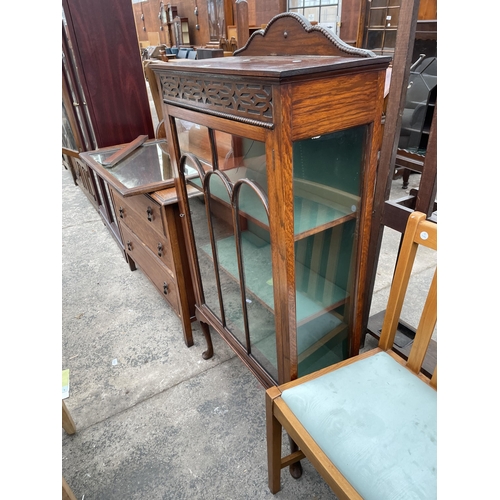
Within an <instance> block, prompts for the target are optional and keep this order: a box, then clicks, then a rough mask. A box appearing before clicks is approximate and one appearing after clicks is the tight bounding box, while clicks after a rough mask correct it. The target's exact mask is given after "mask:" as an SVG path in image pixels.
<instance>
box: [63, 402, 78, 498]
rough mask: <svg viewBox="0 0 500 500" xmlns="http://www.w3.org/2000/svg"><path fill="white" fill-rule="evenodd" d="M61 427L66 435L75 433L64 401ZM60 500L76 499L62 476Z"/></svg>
mask: <svg viewBox="0 0 500 500" xmlns="http://www.w3.org/2000/svg"><path fill="white" fill-rule="evenodd" d="M62 426H63V429H64V430H65V431H66V433H67V434H70V435H71V434H74V433H75V432H76V426H75V422H74V421H73V418H72V416H71V413H70V412H69V410H68V408H67V407H66V405H65V404H64V401H63V402H62ZM62 500H76V497H75V495H74V493H73V491H72V490H71V488H70V487H69V485H68V483H67V482H66V480H65V479H64V476H63V478H62Z"/></svg>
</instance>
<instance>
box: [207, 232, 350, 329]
mask: <svg viewBox="0 0 500 500" xmlns="http://www.w3.org/2000/svg"><path fill="white" fill-rule="evenodd" d="M241 247H242V249H241V254H242V256H243V262H244V265H245V262H247V261H250V260H251V264H250V263H249V267H251V268H252V269H254V270H257V269H258V270H259V271H258V272H253V273H250V274H249V275H246V276H245V284H246V289H247V291H248V292H250V293H251V294H252V296H253V297H254V298H255V299H256V300H258V301H259V302H261V303H262V304H264V305H265V306H266V307H267V309H269V310H270V311H271V312H274V294H273V282H272V267H271V245H270V244H269V243H267V242H266V241H264V240H263V239H261V238H259V237H258V236H256V235H255V234H253V233H252V232H250V231H243V232H242V233H241ZM201 250H203V251H204V252H205V253H206V254H207V255H208V256H209V257H210V258H212V259H213V255H212V248H211V246H210V245H209V244H206V245H203V246H202V247H201ZM217 254H218V258H219V266H220V267H221V268H222V269H224V270H225V271H226V273H228V274H229V275H230V276H231V277H232V278H234V279H235V280H236V281H239V277H238V276H239V274H238V261H237V257H236V245H235V240H234V237H233V236H229V237H227V238H224V239H221V240H218V241H217ZM299 268H300V269H299ZM297 272H301V273H302V274H303V273H308V274H309V275H310V276H311V279H312V280H314V281H315V282H316V283H317V286H318V287H320V288H321V289H323V290H328V291H329V292H328V293H325V294H323V297H322V298H323V300H322V301H315V300H312V299H311V298H310V297H308V296H307V295H306V293H304V292H303V291H301V290H300V288H297V290H296V292H295V298H296V307H297V324H298V326H299V327H300V326H302V325H304V324H305V323H307V322H308V321H311V320H313V319H316V318H318V317H320V316H322V315H323V314H324V313H325V312H327V311H329V310H332V309H335V308H337V307H338V306H340V305H342V304H343V303H344V302H345V301H346V299H347V295H348V294H347V292H346V291H345V290H344V289H342V288H340V287H339V286H337V285H335V284H334V283H331V282H329V281H328V280H326V279H325V278H323V277H322V276H320V275H318V274H317V273H314V271H312V270H310V269H307V268H306V267H305V266H301V265H300V264H298V263H297Z"/></svg>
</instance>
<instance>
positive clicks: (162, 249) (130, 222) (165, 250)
mask: <svg viewBox="0 0 500 500" xmlns="http://www.w3.org/2000/svg"><path fill="white" fill-rule="evenodd" d="M120 208H122V209H123V219H122V223H123V224H126V225H127V227H129V228H130V229H131V230H132V231H133V232H134V233H135V234H136V235H137V236H138V237H139V238H140V239H141V241H142V242H143V243H144V244H145V245H146V246H147V247H148V248H149V249H150V250H151V252H153V253H154V254H155V255H156V256H157V257H158V258H159V259H160V260H161V261H162V262H163V263H164V264H165V265H166V266H167V267H168V268H169V270H170V271H171V272H172V273H173V258H172V249H171V246H170V241H168V239H167V238H165V237H164V236H163V235H161V234H160V233H158V232H156V231H152V230H151V227H150V226H148V225H147V222H146V221H144V217H143V216H142V215H139V214H138V213H137V212H136V211H135V210H132V209H131V208H130V207H128V206H126V205H125V206H122V207H120Z"/></svg>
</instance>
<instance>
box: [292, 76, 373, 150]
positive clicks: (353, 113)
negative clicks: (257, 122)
mask: <svg viewBox="0 0 500 500" xmlns="http://www.w3.org/2000/svg"><path fill="white" fill-rule="evenodd" d="M378 97H379V96H378V73H377V72H373V73H361V74H358V75H345V76H339V77H336V78H329V79H318V80H315V81H312V82H301V83H298V84H296V85H294V86H293V97H292V103H293V104H292V130H293V132H292V134H293V136H292V139H293V140H298V139H303V138H306V137H311V136H314V135H321V134H326V133H328V132H331V131H332V130H341V129H346V128H350V127H355V126H356V125H362V124H364V123H369V122H371V121H373V119H374V117H375V107H374V105H373V104H374V102H375V101H376V99H377V98H378Z"/></svg>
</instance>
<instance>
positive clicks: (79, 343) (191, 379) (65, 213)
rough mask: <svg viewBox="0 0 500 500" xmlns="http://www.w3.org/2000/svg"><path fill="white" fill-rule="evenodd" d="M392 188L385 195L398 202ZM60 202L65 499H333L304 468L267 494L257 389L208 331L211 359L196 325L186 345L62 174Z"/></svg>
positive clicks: (382, 284)
mask: <svg viewBox="0 0 500 500" xmlns="http://www.w3.org/2000/svg"><path fill="white" fill-rule="evenodd" d="M418 180H419V176H418V175H412V176H411V177H410V187H413V186H414V185H417V184H418ZM401 183H402V181H401V179H399V180H395V181H394V182H393V184H394V186H393V193H392V194H391V198H394V197H400V196H401V195H404V194H405V192H404V191H403V190H402V189H401ZM62 205H63V206H62V300H63V303H62V369H69V370H70V397H69V398H68V399H66V400H65V402H66V405H67V407H68V409H69V410H70V412H71V414H72V416H73V419H74V421H75V424H76V427H77V432H76V434H74V435H72V436H68V435H66V434H65V432H64V431H62V473H63V476H64V477H65V479H66V480H67V482H68V484H69V485H70V487H71V488H72V490H73V492H74V494H75V496H76V498H77V499H78V500H80V499H82V500H83V499H84V500H114V499H116V500H118V499H119V500H123V499H127V500H135V499H137V500H138V499H141V500H144V499H148V500H155V499H165V500H166V499H175V500H180V499H206V500H211V499H224V500H230V499H232V500H244V499H249V500H250V499H252V500H257V499H272V498H277V499H279V498H281V499H294V500H300V499H304V500H305V499H307V500H311V499H334V498H335V495H333V493H332V492H331V490H330V488H329V487H328V486H327V485H326V484H325V483H324V482H323V480H322V479H321V477H320V476H319V474H318V473H317V472H316V471H315V470H314V468H313V467H312V466H311V464H310V463H309V462H308V461H307V460H304V461H303V467H304V474H303V476H302V478H300V479H299V480H294V479H293V478H292V477H291V476H290V475H289V473H288V471H287V470H283V471H282V491H281V492H280V493H278V494H277V495H272V494H271V493H270V492H269V490H268V488H267V466H266V441H265V408H264V389H263V388H262V386H260V384H259V383H258V382H257V381H256V379H255V378H254V377H253V376H252V375H251V373H250V372H249V370H248V369H247V368H246V367H245V366H244V365H243V363H242V362H241V361H240V360H239V359H238V358H237V357H236V356H235V355H234V353H233V352H232V351H231V350H230V348H229V347H228V346H227V345H226V344H225V342H224V341H223V340H221V338H220V337H219V336H218V335H217V334H216V333H214V334H213V342H214V350H215V354H214V356H213V358H212V359H210V360H207V361H205V360H203V359H202V357H201V354H202V352H203V351H204V349H205V342H204V340H203V336H202V333H201V330H200V328H199V326H198V325H197V324H196V323H194V324H193V326H194V337H195V345H194V346H193V347H191V348H189V349H188V348H187V347H186V346H185V344H184V342H183V338H182V329H181V324H180V320H179V319H178V318H177V316H176V315H175V314H174V313H173V311H172V310H171V309H169V307H168V306H167V304H166V303H165V301H164V300H163V299H162V297H160V295H159V294H158V293H157V291H156V290H155V289H154V287H153V285H152V284H151V283H150V282H149V280H148V279H147V278H146V277H145V275H144V274H142V272H141V271H140V270H137V271H135V272H131V271H130V270H129V267H128V265H127V264H126V262H125V260H124V259H123V257H122V255H121V252H120V250H119V248H118V246H117V245H116V243H115V241H114V240H113V238H112V237H111V235H110V234H109V233H108V231H107V229H106V227H105V226H104V225H103V223H102V221H101V219H100V216H99V215H98V213H97V212H96V211H95V209H94V208H93V207H92V205H91V204H90V202H89V201H88V200H87V198H86V197H85V195H84V194H83V192H82V191H81V189H80V188H79V187H77V186H75V185H74V184H73V181H72V178H71V175H70V173H69V172H68V171H66V170H64V169H63V170H62ZM398 243H399V235H398V234H397V233H396V232H394V231H391V230H386V233H385V236H384V242H383V247H382V252H381V259H380V263H379V268H378V269H379V272H378V275H377V282H376V285H375V294H374V297H373V306H372V312H373V313H374V312H377V311H379V310H381V309H384V308H385V301H386V300H387V290H388V286H389V285H390V277H391V275H392V271H393V267H394V260H395V255H396V251H397V246H398ZM424 257H425V256H424ZM429 265H430V263H429V261H428V260H426V259H425V258H424V259H423V261H422V263H421V264H420V267H419V268H418V269H417V275H418V276H419V277H420V276H421V277H422V279H427V276H426V274H427V270H428V267H429ZM410 315H411V314H410ZM406 319H407V320H408V321H409V322H410V323H411V317H408V318H406ZM411 324H413V323H411ZM370 345H371V344H370ZM285 444H286V445H287V441H286V440H285Z"/></svg>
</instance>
